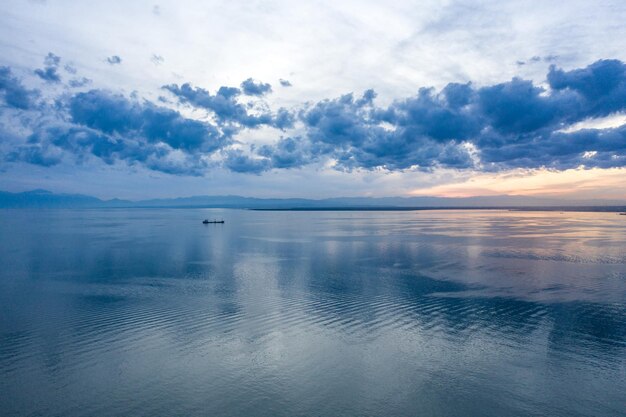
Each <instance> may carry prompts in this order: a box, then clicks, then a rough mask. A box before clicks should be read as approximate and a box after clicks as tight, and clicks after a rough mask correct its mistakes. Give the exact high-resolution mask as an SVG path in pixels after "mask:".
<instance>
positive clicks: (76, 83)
mask: <svg viewBox="0 0 626 417" xmlns="http://www.w3.org/2000/svg"><path fill="white" fill-rule="evenodd" d="M91 83H92V80H90V79H89V78H85V77H81V78H74V79H71V80H70V81H69V86H70V87H73V88H79V87H84V86H86V85H88V84H91Z"/></svg>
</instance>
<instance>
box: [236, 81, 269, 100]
mask: <svg viewBox="0 0 626 417" xmlns="http://www.w3.org/2000/svg"><path fill="white" fill-rule="evenodd" d="M241 90H242V91H243V93H244V94H245V95H247V96H262V95H265V94H267V93H271V92H272V86H271V85H270V84H267V83H262V82H256V81H254V80H253V79H252V78H248V79H247V80H245V81H244V82H242V83H241Z"/></svg>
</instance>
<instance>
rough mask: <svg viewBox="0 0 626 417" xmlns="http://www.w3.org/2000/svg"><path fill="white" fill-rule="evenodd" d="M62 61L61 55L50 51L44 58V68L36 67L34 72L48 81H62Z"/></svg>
mask: <svg viewBox="0 0 626 417" xmlns="http://www.w3.org/2000/svg"><path fill="white" fill-rule="evenodd" d="M60 63H61V57H59V56H57V55H55V54H53V53H52V52H49V53H48V55H46V57H45V58H44V68H43V69H36V70H35V71H34V73H35V74H36V75H37V76H38V77H39V78H41V79H42V80H44V81H46V82H48V83H59V82H61V75H60V74H59V71H58V69H59V64H60Z"/></svg>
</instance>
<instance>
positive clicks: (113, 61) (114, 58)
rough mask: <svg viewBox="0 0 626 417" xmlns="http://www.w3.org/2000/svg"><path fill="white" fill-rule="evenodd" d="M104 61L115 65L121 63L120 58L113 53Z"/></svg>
mask: <svg viewBox="0 0 626 417" xmlns="http://www.w3.org/2000/svg"><path fill="white" fill-rule="evenodd" d="M106 61H107V62H108V63H109V64H110V65H117V64H121V63H122V58H120V57H119V56H117V55H113V56H110V57H108V58H107V59H106Z"/></svg>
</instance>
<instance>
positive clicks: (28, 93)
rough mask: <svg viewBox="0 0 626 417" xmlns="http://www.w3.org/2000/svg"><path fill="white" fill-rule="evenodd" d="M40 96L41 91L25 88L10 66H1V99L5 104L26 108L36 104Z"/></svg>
mask: <svg viewBox="0 0 626 417" xmlns="http://www.w3.org/2000/svg"><path fill="white" fill-rule="evenodd" d="M38 96H39V92H38V91H36V90H29V89H27V88H25V87H24V85H23V84H22V82H21V81H20V80H19V79H18V78H16V77H15V76H14V75H13V73H12V72H11V69H10V68H9V67H0V99H2V102H3V103H4V105H5V106H7V107H12V108H16V109H22V110H26V109H29V108H32V107H33V106H34V105H35V100H36V99H37V97H38Z"/></svg>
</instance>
